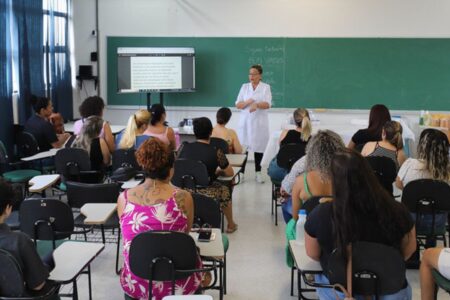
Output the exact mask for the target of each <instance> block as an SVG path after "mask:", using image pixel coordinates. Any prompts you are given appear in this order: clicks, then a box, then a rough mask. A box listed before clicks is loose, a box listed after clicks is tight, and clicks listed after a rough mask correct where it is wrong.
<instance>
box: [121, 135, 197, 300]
mask: <svg viewBox="0 0 450 300" xmlns="http://www.w3.org/2000/svg"><path fill="white" fill-rule="evenodd" d="M136 159H137V162H138V163H139V165H140V166H141V167H142V169H143V170H145V171H146V172H145V174H146V178H145V181H144V182H143V183H142V184H140V185H138V186H137V187H134V188H131V189H129V190H125V192H123V193H122V194H120V196H119V198H118V200H117V214H118V215H119V218H120V225H121V229H122V234H123V244H124V245H128V247H127V246H125V247H124V248H123V256H124V265H123V268H122V271H121V273H120V283H121V285H122V289H123V290H124V292H125V293H126V295H128V296H129V297H133V299H148V280H144V279H142V278H139V277H137V276H136V275H134V274H133V273H132V272H131V270H130V266H129V259H130V257H129V252H128V251H129V249H130V247H129V245H130V243H131V241H132V240H133V238H134V237H135V236H136V235H138V234H139V233H141V232H145V231H148V230H171V231H178V232H185V233H189V231H190V230H191V227H192V222H193V219H194V204H193V200H192V196H191V194H190V193H188V192H186V191H184V190H180V189H176V188H174V187H173V186H172V185H171V184H170V179H171V177H172V175H173V164H174V155H173V151H171V150H169V147H168V146H167V145H165V144H164V143H162V142H161V141H160V140H159V139H148V140H146V141H145V142H144V143H143V144H142V145H141V147H139V149H138V150H137V151H136ZM201 267H202V262H201V259H200V257H198V260H197V265H196V268H201ZM201 281H202V274H201V273H193V274H192V275H190V276H188V277H187V278H185V279H178V280H176V282H175V289H176V294H183V295H186V294H193V293H194V292H195V291H196V290H197V289H198V288H199V286H200V284H201ZM171 289H172V287H171V283H170V281H165V282H154V283H153V287H152V294H153V297H154V298H152V299H158V300H160V299H162V298H163V297H164V296H167V295H170V293H171ZM126 299H129V298H127V297H126Z"/></svg>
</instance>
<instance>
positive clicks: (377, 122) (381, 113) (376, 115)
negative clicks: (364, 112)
mask: <svg viewBox="0 0 450 300" xmlns="http://www.w3.org/2000/svg"><path fill="white" fill-rule="evenodd" d="M390 120H391V114H390V112H389V109H388V108H387V107H386V106H385V105H383V104H375V105H374V106H372V108H371V109H370V115H369V127H368V128H367V130H368V131H369V132H370V133H371V134H373V135H377V136H379V139H381V131H382V130H383V126H384V124H386V122H388V121H390Z"/></svg>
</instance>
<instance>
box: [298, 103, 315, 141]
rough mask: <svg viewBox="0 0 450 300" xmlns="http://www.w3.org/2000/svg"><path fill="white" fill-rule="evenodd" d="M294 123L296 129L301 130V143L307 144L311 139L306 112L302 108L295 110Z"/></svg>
mask: <svg viewBox="0 0 450 300" xmlns="http://www.w3.org/2000/svg"><path fill="white" fill-rule="evenodd" d="M294 121H295V124H296V125H297V127H300V128H301V129H302V137H301V139H302V141H304V142H307V141H308V140H309V138H310V137H311V132H312V128H311V120H310V119H309V113H308V111H307V110H306V109H304V108H297V109H296V110H295V111H294Z"/></svg>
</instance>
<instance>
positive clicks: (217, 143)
mask: <svg viewBox="0 0 450 300" xmlns="http://www.w3.org/2000/svg"><path fill="white" fill-rule="evenodd" d="M209 144H210V145H212V146H213V147H214V148H216V149H220V150H222V152H223V153H224V154H228V153H229V152H230V148H229V147H228V143H227V141H225V140H224V139H221V138H217V137H212V138H210V139H209Z"/></svg>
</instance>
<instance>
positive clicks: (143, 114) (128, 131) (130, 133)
mask: <svg viewBox="0 0 450 300" xmlns="http://www.w3.org/2000/svg"><path fill="white" fill-rule="evenodd" d="M150 117H151V114H150V113H149V112H148V111H147V110H146V109H140V110H138V111H137V112H136V113H135V114H133V115H131V116H130V117H129V118H128V123H127V128H125V130H124V132H123V134H122V138H121V139H120V142H119V148H120V149H129V148H131V147H134V143H135V142H136V135H137V133H138V132H137V131H138V129H139V128H141V127H142V126H144V125H148V123H149V122H150Z"/></svg>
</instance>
